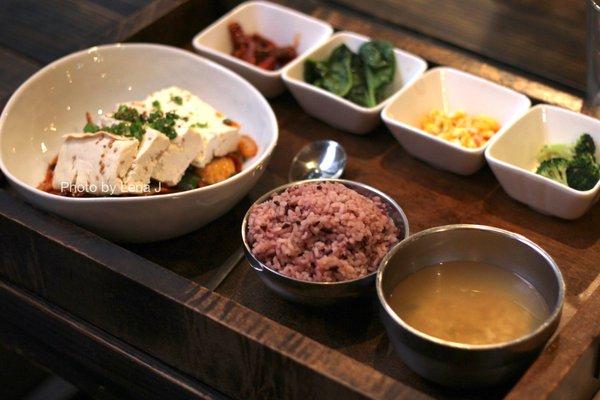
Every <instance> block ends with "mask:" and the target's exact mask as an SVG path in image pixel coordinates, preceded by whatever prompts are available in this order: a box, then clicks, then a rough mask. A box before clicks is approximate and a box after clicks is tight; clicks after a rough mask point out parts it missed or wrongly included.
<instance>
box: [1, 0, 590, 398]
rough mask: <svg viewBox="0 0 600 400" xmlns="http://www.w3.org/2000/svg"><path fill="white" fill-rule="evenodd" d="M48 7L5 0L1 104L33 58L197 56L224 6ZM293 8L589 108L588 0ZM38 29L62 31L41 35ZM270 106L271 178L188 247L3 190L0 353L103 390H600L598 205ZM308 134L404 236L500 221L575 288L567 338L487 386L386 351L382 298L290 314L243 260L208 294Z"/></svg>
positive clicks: (401, 394)
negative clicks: (546, 207) (95, 51)
mask: <svg viewBox="0 0 600 400" xmlns="http://www.w3.org/2000/svg"><path fill="white" fill-rule="evenodd" d="M40 3H41V2H33V1H28V0H25V1H18V2H17V1H13V2H9V3H8V5H4V4H2V5H0V13H2V14H0V22H1V23H2V24H0V26H2V28H0V46H1V47H0V57H2V61H3V62H2V63H0V71H1V75H0V101H1V102H2V103H3V102H4V101H6V99H7V96H8V95H9V94H10V93H11V91H12V90H13V89H14V88H15V86H16V84H18V82H20V81H21V80H23V79H25V78H26V77H27V76H28V75H29V74H31V73H32V72H33V71H35V70H36V69H38V68H39V67H40V66H41V65H43V64H45V63H47V62H49V61H51V60H53V59H55V58H56V57H58V56H60V55H62V54H66V53H68V52H71V51H73V50H75V49H77V48H83V47H86V46H89V45H92V44H98V43H102V42H109V41H116V40H147V41H159V42H163V43H171V44H174V45H179V46H184V47H188V48H189V40H190V39H191V37H192V35H193V34H194V33H196V32H197V31H199V30H200V29H201V28H202V27H203V26H205V25H206V24H208V23H209V22H210V21H213V20H214V19H215V18H217V17H218V15H220V14H221V13H222V12H223V11H225V9H226V8H227V7H224V5H223V4H222V3H219V2H216V1H211V0H206V1H188V2H186V1H145V2H144V1H139V2H136V1H135V0H127V1H126V0H121V1H118V0H115V1H112V2H102V1H99V0H96V1H94V0H85V1H82V2H74V1H73V2H67V1H58V0H56V1H52V2H51V1H48V2H45V3H44V4H43V6H41V7H40V6H39V4H40ZM59 3H60V4H59ZM285 3H286V4H287V5H290V6H292V7H294V8H297V9H299V10H302V11H304V12H307V13H309V14H312V15H314V16H317V17H319V18H322V19H324V20H327V21H329V22H330V23H331V24H332V25H334V26H335V27H336V28H339V29H345V30H352V31H356V32H360V33H363V34H367V35H369V36H373V37H378V38H384V39H388V40H391V41H392V42H394V43H395V44H396V45H397V46H398V47H400V48H403V49H406V50H408V51H411V52H414V53H416V54H419V55H421V56H423V57H424V58H426V59H427V60H428V62H429V63H430V64H431V65H438V64H439V65H449V66H453V67H456V68H459V69H463V70H466V71H469V72H472V73H475V74H477V75H480V76H484V77H486V78H488V79H491V80H493V81H496V82H500V83H502V84H504V85H506V86H509V87H512V88H515V89H517V90H519V91H521V92H523V93H525V94H527V95H529V96H530V97H531V98H532V99H533V100H534V102H547V103H552V104H558V105H561V106H563V107H566V108H570V109H574V110H578V109H579V108H580V107H581V96H582V89H583V83H584V78H583V77H584V70H585V69H584V54H583V48H584V26H585V24H584V16H585V12H584V11H585V10H584V6H585V5H584V4H583V2H581V1H578V0H569V1H552V2H547V1H541V0H529V1H520V2H517V1H514V0H502V1H499V0H497V1H492V0H486V1H475V0H463V1H459V0H447V1H444V2H437V1H433V0H430V1H427V0H403V1H393V0H377V1H375V2H359V1H349V0H334V1H328V2H317V1H300V0H287V1H285ZM107 4H110V6H107ZM58 5H62V6H65V5H69V6H70V8H69V7H67V8H65V7H60V8H59V7H58ZM58 10H60V11H58ZM49 19H55V20H54V21H55V22H56V24H57V25H61V23H63V22H64V23H68V27H69V29H70V30H69V31H68V32H63V31H62V30H61V29H59V28H57V27H51V26H50V25H49V24H41V25H40V21H47V20H49ZM65 29H66V28H65ZM547 38H552V39H551V41H550V40H548V39H547ZM271 105H272V106H273V108H274V110H275V113H276V115H277V118H278V121H279V125H280V131H281V138H280V143H279V145H278V148H277V150H276V152H275V154H274V155H273V159H272V161H271V163H270V166H269V168H268V170H267V172H266V173H265V176H264V177H263V179H261V181H260V182H259V184H258V185H257V187H256V188H255V189H253V190H252V192H251V193H250V195H249V196H248V197H247V198H245V199H244V200H243V201H242V202H241V203H240V204H238V205H237V206H236V207H235V208H234V209H233V210H231V211H230V212H229V213H228V214H226V215H225V216H224V217H222V218H220V219H219V220H217V221H215V222H213V223H212V224H210V225H208V226H207V227H205V228H203V229H201V230H200V231H198V232H195V233H193V234H190V235H187V236H185V237H182V238H178V239H174V240H171V241H167V242H161V243H155V244H147V245H117V244H114V243H111V242H109V241H106V240H104V239H102V238H99V237H98V236H96V235H94V234H92V233H90V232H87V231H86V230H84V229H82V228H79V227H77V226H75V225H73V224H71V223H70V222H68V221H64V220H62V219H60V218H57V217H55V216H51V215H48V214H46V213H43V212H41V211H38V210H35V209H33V208H32V207H30V206H29V205H27V204H26V203H24V202H22V201H21V200H20V199H18V198H16V197H15V196H14V194H13V192H12V191H11V189H10V188H9V187H8V186H7V185H6V184H3V185H2V187H1V188H0V235H1V237H0V239H1V240H0V254H2V257H1V261H2V262H1V264H0V305H1V306H0V307H1V308H0V309H1V310H2V313H0V342H2V344H3V345H5V346H7V347H9V348H11V349H16V350H17V351H19V352H21V353H22V354H24V355H26V356H27V357H29V358H31V359H33V360H35V361H36V362H38V363H41V364H43V365H46V366H47V367H49V368H51V369H52V370H54V371H55V372H56V373H58V374H60V375H62V376H64V377H65V378H67V379H69V380H71V381H72V382H73V383H75V384H77V385H80V386H81V387H82V388H83V389H84V390H86V391H87V392H89V393H91V394H93V395H94V396H96V397H99V398H122V397H136V398H157V399H160V398H221V397H235V398H243V399H246V398H268V397H270V398H284V397H285V398H299V399H301V398H317V397H318V398H403V399H417V398H431V397H433V398H500V397H504V396H508V397H509V398H513V399H521V398H548V397H552V398H573V397H574V396H581V398H585V396H588V397H589V396H591V394H592V393H594V392H595V391H596V390H597V389H598V388H599V387H600V381H599V380H598V379H597V378H598V370H599V369H600V367H599V366H598V365H597V364H598V359H599V357H600V356H599V355H598V353H599V350H598V349H599V344H598V337H600V323H599V321H600V291H599V290H596V289H597V287H598V285H599V284H600V279H599V278H598V276H599V273H600V245H599V244H598V239H599V237H600V228H599V223H600V209H599V208H598V207H595V208H594V209H592V210H591V211H590V212H589V213H588V214H587V215H586V217H584V218H582V219H580V220H578V221H574V222H565V221H560V220H557V219H554V218H549V217H546V216H543V215H540V214H537V213H535V212H534V211H532V210H530V209H528V208H527V207H525V206H523V205H521V204H519V203H517V202H515V201H513V200H511V199H510V198H509V197H508V196H507V195H506V194H505V193H504V192H503V190H502V189H501V188H500V187H499V185H498V183H497V181H496V180H495V179H494V178H493V175H492V174H491V172H490V170H489V169H487V168H484V169H483V170H481V171H480V172H478V173H477V174H475V175H474V176H471V177H460V176H456V175H453V174H450V173H446V172H442V171H439V170H435V169H433V168H431V167H429V166H428V165H426V164H424V163H422V162H420V161H418V160H415V159H414V158H412V157H410V156H409V155H407V154H406V152H405V151H404V150H403V149H402V148H401V147H400V146H399V145H398V144H397V142H396V141H395V140H394V139H393V138H392V137H391V135H390V134H389V133H388V132H387V131H386V130H385V129H384V128H380V129H378V130H377V131H375V132H373V133H372V134H370V135H368V136H364V137H359V136H353V135H350V134H347V133H344V132H340V131H338V130H336V129H333V128H331V127H328V126H327V125H325V124H323V123H321V122H319V121H316V120H314V119H313V118H311V117H309V116H307V115H306V114H304V113H303V112H301V110H300V109H299V107H298V105H297V104H296V102H295V101H294V100H293V99H292V98H291V96H290V95H289V94H284V95H282V96H280V97H279V98H277V99H274V100H272V101H271ZM318 138H331V139H334V140H337V141H339V142H341V143H342V144H343V145H344V146H345V147H346V149H347V150H348V153H349V155H350V161H349V165H348V170H347V173H346V177H347V178H348V179H353V180H358V181H361V182H365V183H367V184H370V185H373V186H376V187H378V188H381V189H383V190H384V191H386V192H387V193H388V194H390V195H391V196H392V197H394V198H395V199H396V200H397V201H398V202H399V203H400V204H401V205H402V207H403V208H404V210H405V211H406V213H407V217H408V219H409V221H410V224H411V230H412V231H413V232H417V231H420V230H422V229H425V228H429V227H432V226H437V225H445V224H449V223H480V224H488V225H494V226H498V227H501V228H505V229H509V230H512V231H515V232H518V233H521V234H524V235H526V236H527V237H529V238H531V239H532V240H534V241H535V242H537V243H539V244H540V245H542V246H543V247H544V248H545V249H546V250H547V251H548V252H549V253H550V254H551V255H552V256H553V257H554V258H555V259H556V260H557V262H558V263H559V265H560V267H561V269H562V271H563V274H564V275H565V279H566V281H567V304H566V307H565V310H564V315H563V318H562V321H561V329H560V333H559V335H558V336H557V337H556V338H555V340H554V341H553V342H552V343H551V345H550V346H549V348H548V349H547V350H546V351H545V352H544V354H543V355H542V356H541V357H540V358H539V359H538V360H537V361H536V362H535V364H534V365H533V366H532V367H531V368H530V369H529V370H528V371H527V373H526V374H525V375H524V376H523V377H522V378H521V379H520V380H519V381H518V382H516V383H515V382H512V383H510V384H508V385H505V386H503V387H500V388H494V389H493V390H486V391H481V392H459V391H449V390H447V389H443V388H440V387H437V386H434V385H431V384H429V383H427V382H425V381H424V380H422V379H421V378H419V377H418V376H416V375H415V374H414V373H412V372H411V371H410V370H408V369H407V368H406V366H404V365H403V364H402V362H401V361H400V360H399V358H398V357H397V356H396V355H395V354H394V353H393V351H392V349H391V347H390V345H389V342H388V341H387V337H386V335H385V333H384V331H383V327H382V326H381V324H380V323H379V320H378V319H377V317H376V316H375V313H376V307H375V305H374V303H373V302H366V303H364V304H361V305H353V306H345V307H338V308H335V309H328V310H314V309H307V308H304V307H300V306H295V305H292V304H289V303H286V302H285V301H283V300H281V299H279V298H278V297H276V296H275V295H274V294H272V293H271V292H269V291H267V289H266V288H265V287H264V286H263V284H262V283H261V282H260V281H259V279H258V278H257V276H256V274H254V273H253V271H252V270H250V268H249V267H248V265H247V263H246V262H243V263H241V264H240V265H238V267H237V268H236V269H235V270H234V271H233V273H232V274H231V275H230V276H229V277H228V278H227V279H226V281H225V282H224V284H223V285H222V286H220V287H219V288H218V289H217V290H216V292H210V291H208V290H206V289H205V288H203V287H202V284H203V282H206V280H207V279H209V278H210V276H211V273H212V272H213V269H214V267H215V266H217V265H219V263H220V262H222V261H223V260H224V259H225V258H226V257H227V255H228V254H230V253H231V252H233V251H234V250H235V248H236V247H237V246H238V244H239V242H238V240H239V239H238V232H239V224H240V222H241V216H242V215H243V213H244V212H245V210H246V209H247V207H248V205H249V204H250V203H251V199H253V198H256V197H257V196H258V195H260V194H261V193H263V192H264V191H265V190H266V188H270V187H273V186H275V185H276V184H277V183H278V182H283V181H284V179H285V171H286V170H287V167H288V163H289V154H293V153H294V152H296V151H297V150H298V149H300V148H301V147H302V145H303V144H305V143H306V142H308V141H311V140H315V139H318ZM223 237H227V238H231V240H227V241H224V240H222V238H223Z"/></svg>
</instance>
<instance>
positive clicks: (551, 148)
mask: <svg viewBox="0 0 600 400" xmlns="http://www.w3.org/2000/svg"><path fill="white" fill-rule="evenodd" d="M551 158H564V159H566V160H570V159H571V158H573V146H570V145H568V144H563V143H558V144H547V145H545V146H544V147H542V149H541V150H540V153H539V154H538V161H539V162H543V161H546V160H550V159H551Z"/></svg>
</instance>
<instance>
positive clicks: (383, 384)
mask: <svg viewBox="0 0 600 400" xmlns="http://www.w3.org/2000/svg"><path fill="white" fill-rule="evenodd" d="M74 249H76V250H75V251H73V250H74ZM0 254H2V255H3V257H2V258H0V262H1V263H0V279H1V280H5V281H8V282H10V283H11V285H16V286H20V287H23V288H25V289H27V290H28V291H31V292H34V293H36V294H37V295H38V296H40V297H41V298H43V299H45V300H46V301H49V302H51V303H52V304H54V305H55V306H57V307H60V308H61V309H63V310H65V311H66V312H68V313H71V314H74V315H75V316H79V317H80V318H82V319H84V320H85V321H86V322H88V323H90V324H93V325H95V326H96V327H98V328H99V329H102V330H104V331H106V332H107V333H109V334H110V335H113V336H116V337H117V338H119V339H120V340H123V341H125V342H127V343H129V344H131V345H132V346H134V347H136V348H137V349H138V350H140V351H143V352H146V353H148V354H149V355H151V356H153V357H156V358H157V359H159V360H161V361H162V362H164V363H165V364H167V365H169V366H171V367H173V368H176V369H178V370H179V371H183V372H184V373H186V374H188V375H189V376H191V377H194V378H196V379H199V380H200V381H201V382H203V383H205V384H207V385H210V386H211V387H215V388H218V389H219V390H220V391H222V392H223V393H225V394H226V395H229V396H232V397H235V398H239V399H263V398H274V399H279V398H286V399H306V398H311V399H312V398H315V399H317V398H322V399H364V398H374V399H384V398H410V399H416V400H418V399H425V398H427V396H425V395H423V394H421V393H419V392H417V391H416V390H414V389H412V388H410V387H408V386H405V385H402V384H400V383H398V382H396V381H394V380H393V379H391V378H390V377H387V376H385V375H383V374H381V373H379V372H377V371H376V370H374V369H372V368H369V367H366V366H363V365H361V364H360V363H358V362H357V361H355V360H353V359H352V358H350V357H347V356H345V355H343V354H341V353H339V352H337V351H336V350H334V349H331V348H328V347H325V346H323V345H321V344H319V343H317V342H315V341H314V340H312V339H310V338H307V337H305V336H303V335H302V334H300V333H298V332H295V331H293V330H290V329H289V328H286V327H285V326H282V325H280V324H278V323H277V322H274V321H272V320H270V319H268V318H265V317H263V316H262V315H260V314H259V313H256V312H254V311H252V310H249V309H247V308H245V307H243V306H241V305H239V304H238V303H236V302H234V301H232V300H229V299H227V298H225V297H223V296H221V295H219V294H216V293H212V292H210V291H208V290H206V289H204V288H202V287H200V286H198V285H196V284H194V283H193V282H191V281H189V280H187V279H184V278H182V277H180V276H178V275H176V274H174V273H172V272H171V271H168V270H167V269H165V268H162V267H160V266H158V265H156V264H154V263H152V262H150V261H148V260H145V259H144V258H142V257H139V256H136V255H135V254H133V253H131V252H128V251H126V250H124V249H122V248H120V247H119V246H116V245H114V244H112V243H111V242H108V241H106V240H103V239H101V238H99V237H97V236H96V235H93V234H91V233H89V232H87V231H85V230H83V229H82V228H79V227H77V226H75V225H73V224H71V223H69V222H67V221H63V220H61V219H59V218H57V217H53V216H48V215H47V214H45V213H43V212H40V211H37V210H33V209H31V207H29V206H27V205H26V204H25V203H23V202H21V201H20V200H17V199H16V198H14V197H13V196H12V195H11V194H9V193H7V192H6V191H5V190H3V189H0Z"/></svg>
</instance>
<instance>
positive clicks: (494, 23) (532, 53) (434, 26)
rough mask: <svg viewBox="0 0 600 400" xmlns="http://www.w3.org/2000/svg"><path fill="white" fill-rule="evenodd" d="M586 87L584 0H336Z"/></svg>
mask: <svg viewBox="0 0 600 400" xmlns="http://www.w3.org/2000/svg"><path fill="white" fill-rule="evenodd" d="M330 1H331V2H332V3H337V4H342V5H344V6H346V7H348V8H350V9H354V10H359V11H360V12H361V13H364V14H366V15H370V16H373V17H376V18H377V19H378V20H380V21H386V22H389V23H392V24H395V25H399V26H403V27H406V28H409V29H411V30H413V31H415V32H419V33H423V34H425V35H427V36H429V37H432V38H435V39H438V40H441V41H443V42H446V43H450V44H452V45H454V46H456V47H459V48H462V49H466V50H469V51H472V52H473V53H475V54H478V55H483V56H486V57H488V58H489V59H490V60H494V61H496V62H500V63H503V64H506V65H510V66H513V67H517V68H520V69H522V70H525V71H529V72H532V73H534V74H536V75H538V76H540V77H543V78H546V79H549V80H551V81H554V82H556V83H560V84H563V85H566V86H569V87H571V88H575V89H578V90H581V91H583V90H585V79H586V78H585V34H586V18H585V11H586V1H584V0H526V1H523V0H444V1H436V0H401V1H399V0H377V1H374V2H373V1H368V2H367V1H361V0H330Z"/></svg>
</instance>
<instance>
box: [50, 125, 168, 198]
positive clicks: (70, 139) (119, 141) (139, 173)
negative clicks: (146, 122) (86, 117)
mask: <svg viewBox="0 0 600 400" xmlns="http://www.w3.org/2000/svg"><path fill="white" fill-rule="evenodd" d="M168 146H169V139H168V138H167V137H166V136H165V135H163V134H162V133H160V132H158V131H156V130H154V129H146V134H145V135H144V137H143V138H142V141H141V142H139V141H138V140H136V139H131V138H125V137H123V136H118V135H113V134H111V133H107V132H97V133H94V134H85V133H84V134H71V135H66V137H65V142H64V143H63V145H62V147H61V149H60V152H59V155H58V160H57V164H56V167H55V169H54V177H53V181H52V186H53V187H54V188H55V189H58V190H61V189H62V190H75V191H83V192H86V193H90V194H95V195H107V194H109V195H117V194H122V193H133V194H136V193H137V194H140V193H144V192H146V191H148V189H149V186H148V185H149V183H150V177H151V174H152V171H153V170H154V168H155V166H156V164H157V163H158V159H159V157H160V155H161V154H162V153H163V152H164V151H165V150H166V149H167V147H168Z"/></svg>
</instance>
